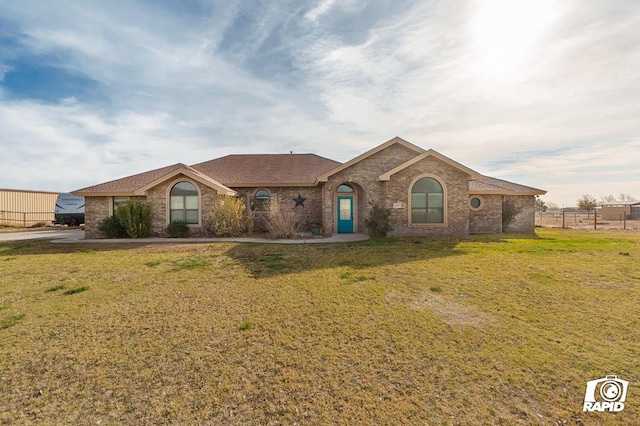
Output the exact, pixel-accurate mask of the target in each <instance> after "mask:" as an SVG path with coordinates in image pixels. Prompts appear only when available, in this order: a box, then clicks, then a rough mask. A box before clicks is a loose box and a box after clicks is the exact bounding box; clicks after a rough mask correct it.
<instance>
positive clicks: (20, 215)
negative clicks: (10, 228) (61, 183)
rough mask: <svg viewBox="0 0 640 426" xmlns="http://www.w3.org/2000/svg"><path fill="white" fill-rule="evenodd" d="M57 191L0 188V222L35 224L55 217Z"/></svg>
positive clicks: (49, 221) (49, 220) (48, 221)
mask: <svg viewBox="0 0 640 426" xmlns="http://www.w3.org/2000/svg"><path fill="white" fill-rule="evenodd" d="M57 198H58V193H57V192H42V191H21V190H17V189H1V188H0V223H2V224H8V225H15V226H33V225H35V224H36V223H39V222H45V223H48V224H49V223H51V222H52V221H53V219H54V211H55V208H56V199H57Z"/></svg>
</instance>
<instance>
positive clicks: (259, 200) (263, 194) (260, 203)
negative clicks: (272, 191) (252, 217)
mask: <svg viewBox="0 0 640 426" xmlns="http://www.w3.org/2000/svg"><path fill="white" fill-rule="evenodd" d="M270 203H271V197H270V196H269V193H268V192H267V190H266V189H259V190H258V191H256V194H255V195H254V196H253V197H251V210H252V211H254V212H255V211H259V212H264V211H268V210H269V204H270Z"/></svg>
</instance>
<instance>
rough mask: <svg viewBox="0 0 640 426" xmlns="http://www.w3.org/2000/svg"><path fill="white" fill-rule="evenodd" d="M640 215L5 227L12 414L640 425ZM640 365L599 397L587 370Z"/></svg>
mask: <svg viewBox="0 0 640 426" xmlns="http://www.w3.org/2000/svg"><path fill="white" fill-rule="evenodd" d="M639 260H640V233H622V232H618V233H613V232H593V231H592V232H578V231H569V230H564V231H563V230H551V229H539V230H537V235H536V236H505V235H498V236H482V237H471V238H469V239H465V240H453V239H451V240H437V241H430V240H427V239H399V240H393V239H381V240H370V241H367V242H361V243H349V244H344V245H322V244H321V245H315V244H314V245H286V246H285V245H271V244H214V245H210V244H190V245H171V244H167V245H153V246H141V245H135V244H133V245H122V246H114V245H107V244H104V245H98V244H94V245H82V244H81V245H78V244H75V245H54V244H51V243H47V242H14V243H3V244H0V271H1V274H0V398H1V399H0V423H6V424H24V423H27V424H103V425H104V424H156V425H157V424H239V425H252V424H255V425H269V424H271V425H276V424H286V425H289V424H349V425H352V424H394V425H396V424H460V425H472V424H504V425H511V424H626V425H633V424H640V388H639V387H638V384H639V382H640V377H639V374H640V316H639V315H638V314H639V308H640V261H639ZM607 374H616V375H618V376H619V377H620V378H622V379H624V380H628V381H629V382H630V386H629V392H628V395H627V401H626V403H625V409H624V410H623V411H622V412H619V413H583V412H582V404H583V399H584V396H585V395H584V394H585V386H586V382H587V381H588V380H593V379H598V378H601V377H603V376H605V375H607Z"/></svg>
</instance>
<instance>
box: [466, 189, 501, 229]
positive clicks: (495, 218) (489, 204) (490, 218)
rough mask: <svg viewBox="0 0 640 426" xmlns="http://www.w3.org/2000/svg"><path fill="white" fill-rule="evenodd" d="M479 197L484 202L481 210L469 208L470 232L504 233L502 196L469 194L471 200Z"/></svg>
mask: <svg viewBox="0 0 640 426" xmlns="http://www.w3.org/2000/svg"><path fill="white" fill-rule="evenodd" d="M473 197H478V198H480V199H481V200H482V204H481V206H480V208H479V209H477V210H473V209H471V208H469V232H471V233H472V234H473V233H500V232H502V195H495V194H486V195H474V194H469V199H471V198H473Z"/></svg>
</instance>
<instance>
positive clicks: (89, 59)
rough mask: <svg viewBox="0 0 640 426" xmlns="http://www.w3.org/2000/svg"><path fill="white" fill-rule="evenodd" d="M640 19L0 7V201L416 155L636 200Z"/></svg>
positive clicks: (270, 6) (142, 6) (490, 4)
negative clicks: (236, 161) (220, 170)
mask: <svg viewBox="0 0 640 426" xmlns="http://www.w3.org/2000/svg"><path fill="white" fill-rule="evenodd" d="M638 28H640V2H638V1H636V0H628V1H624V0H609V1H606V2H605V1H601V0H581V1H578V0H573V1H568V0H567V1H565V0H557V1H553V0H520V1H517V2H516V1H512V0H483V1H458V0H447V1H444V0H443V1H428V0H424V1H408V0H394V1H390V0H367V1H364V0H341V1H338V0H314V1H300V0H270V1H256V0H253V1H233V0H225V1H218V0H202V1H197V0H188V1H185V0H181V1H166V0H165V1H151V0H148V1H131V0H128V1H118V0H114V1H109V2H104V1H82V2H78V1H72V0H67V1H65V0H52V1H47V2H42V1H31V0H22V1H20V2H0V44H1V46H0V153H1V155H2V156H1V157H0V158H1V160H2V161H1V164H2V168H1V169H0V170H1V171H0V187H5V188H17V189H36V190H37V189H39V190H53V191H67V190H72V189H78V188H81V187H84V186H88V185H93V184H96V183H100V182H103V181H107V180H111V179H115V178H119V177H123V176H127V175H130V174H133V173H138V172H142V171H146V170H149V169H152V168H157V167H162V166H165V165H169V164H173V163H176V162H183V163H187V164H194V163H198V162H201V161H205V160H209V159H212V158H216V157H218V156H222V155H226V154H231V153H288V152H289V151H294V152H298V153H304V152H313V153H317V154H319V155H323V156H325V157H328V158H332V159H335V160H338V161H346V160H349V159H350V158H352V157H354V156H356V155H358V154H360V153H362V152H364V151H366V150H368V149H370V148H372V147H374V146H376V145H378V144H380V143H382V142H385V141H387V140H388V139H390V138H392V137H394V136H400V137H402V138H404V139H406V140H408V141H410V142H412V143H415V144H417V145H420V146H422V147H424V148H433V149H435V150H437V151H439V152H441V153H442V154H444V155H447V156H449V157H451V158H453V159H455V160H457V161H459V162H461V163H463V164H465V165H466V166H469V167H471V168H473V169H475V170H477V171H479V172H480V173H483V174H488V175H490V176H494V177H500V178H503V179H507V180H512V181H515V182H518V183H523V184H527V185H531V186H535V187H539V188H542V189H546V190H547V191H548V194H547V195H546V196H545V197H543V199H545V200H547V201H552V202H555V203H557V204H559V205H566V206H569V205H573V204H575V200H577V199H578V198H579V197H580V196H581V195H582V194H585V193H589V194H592V195H594V196H596V198H598V197H599V196H602V195H609V194H614V195H616V194H620V193H626V194H631V195H634V196H635V197H637V198H639V199H640V71H639V70H640V31H638Z"/></svg>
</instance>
